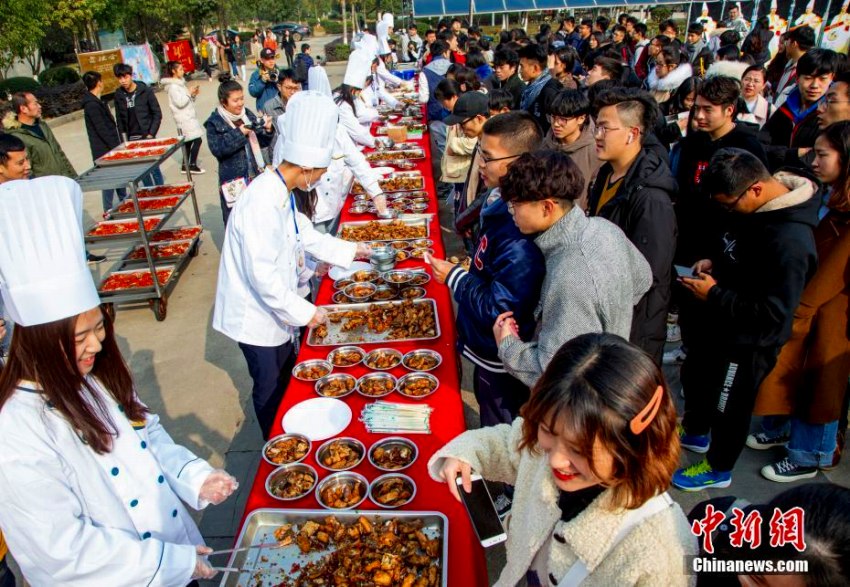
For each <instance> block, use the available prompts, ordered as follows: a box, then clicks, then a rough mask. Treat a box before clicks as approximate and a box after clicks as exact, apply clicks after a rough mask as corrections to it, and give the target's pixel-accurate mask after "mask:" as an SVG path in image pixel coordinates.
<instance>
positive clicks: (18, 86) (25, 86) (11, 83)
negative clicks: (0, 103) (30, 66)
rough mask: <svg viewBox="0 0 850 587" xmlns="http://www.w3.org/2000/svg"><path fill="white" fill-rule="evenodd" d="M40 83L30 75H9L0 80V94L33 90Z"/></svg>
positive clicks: (38, 86) (39, 85)
mask: <svg viewBox="0 0 850 587" xmlns="http://www.w3.org/2000/svg"><path fill="white" fill-rule="evenodd" d="M40 87H41V84H40V83H38V82H37V81H35V80H34V79H32V78H31V77H10V78H8V79H4V80H0V95H2V96H4V97H5V95H6V94H10V95H11V94H14V93H15V92H34V91H36V90H37V89H38V88H40Z"/></svg>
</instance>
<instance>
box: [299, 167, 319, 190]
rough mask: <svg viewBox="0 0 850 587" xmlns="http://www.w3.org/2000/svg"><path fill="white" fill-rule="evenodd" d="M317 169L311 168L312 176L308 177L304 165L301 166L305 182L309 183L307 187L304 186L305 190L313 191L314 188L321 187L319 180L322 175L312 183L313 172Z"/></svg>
mask: <svg viewBox="0 0 850 587" xmlns="http://www.w3.org/2000/svg"><path fill="white" fill-rule="evenodd" d="M315 171H316V170H315V169H311V170H310V177H307V172H306V171H304V168H303V167H302V168H301V175H302V176H303V177H304V183H305V184H306V185H307V187H305V188H304V191H307V192H312V191H313V190H314V189H316V188H317V187H319V181H320V180H321V179H322V176H321V175H320V176H319V179H317V180H316V181H315V182H314V183H310V180H311V179H313V173H314V172H315Z"/></svg>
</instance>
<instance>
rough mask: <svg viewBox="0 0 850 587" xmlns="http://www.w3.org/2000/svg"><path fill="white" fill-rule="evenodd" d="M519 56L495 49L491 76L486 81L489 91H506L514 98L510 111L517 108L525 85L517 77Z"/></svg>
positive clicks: (508, 50)
mask: <svg viewBox="0 0 850 587" xmlns="http://www.w3.org/2000/svg"><path fill="white" fill-rule="evenodd" d="M518 69H519V55H517V53H516V51H514V50H513V49H506V48H503V49H497V50H496V52H495V53H493V75H492V76H491V77H490V78H489V79H488V80H487V87H488V88H489V89H490V90H507V91H509V92H510V93H511V95H512V96H513V97H514V103H513V105H512V106H511V109H512V110H515V109H517V108H519V104H520V101H521V100H522V90H523V88H525V84H524V83H523V81H522V79H521V78H520V77H519V73H518V72H517V70H518Z"/></svg>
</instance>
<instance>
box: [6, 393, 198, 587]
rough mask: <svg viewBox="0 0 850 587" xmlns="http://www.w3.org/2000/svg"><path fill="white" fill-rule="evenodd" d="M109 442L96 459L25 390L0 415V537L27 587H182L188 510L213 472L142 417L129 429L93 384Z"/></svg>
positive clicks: (189, 555) (188, 548)
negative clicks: (0, 534) (1, 534)
mask: <svg viewBox="0 0 850 587" xmlns="http://www.w3.org/2000/svg"><path fill="white" fill-rule="evenodd" d="M87 381H88V382H89V384H90V385H91V386H92V388H93V389H94V392H95V394H96V396H97V398H98V399H99V400H100V404H101V405H102V406H103V411H104V414H105V415H106V416H107V417H108V418H109V419H110V420H111V421H112V423H113V426H114V429H115V432H116V435H115V436H114V437H113V446H112V450H111V451H110V452H108V453H106V454H103V455H99V454H97V453H95V452H94V451H93V450H92V449H91V448H89V446H88V445H86V444H85V443H84V442H83V441H82V439H81V438H80V436H79V435H78V434H77V432H76V431H75V430H74V429H73V428H72V426H71V425H70V424H69V423H68V421H67V420H66V419H65V418H64V417H63V416H62V415H61V414H60V413H59V412H57V411H56V410H54V409H53V407H52V406H51V405H50V403H49V402H48V401H47V400H46V399H45V397H44V396H43V395H42V394H41V393H40V392H39V388H38V387H37V386H36V385H35V384H34V383H31V382H21V383H20V384H19V386H18V389H17V390H16V391H15V392H14V393H13V395H12V396H11V397H10V398H9V400H8V401H7V402H6V404H5V405H4V406H3V409H2V410H0V504H2V506H0V527H2V528H3V532H4V533H5V534H6V540H7V542H8V544H9V550H10V551H11V552H12V555H13V556H14V557H15V560H16V561H17V562H18V564H19V565H20V567H21V570H22V571H23V574H24V576H25V577H26V579H27V581H28V582H29V583H30V584H31V585H33V586H41V585H44V586H50V587H53V586H55V585H63V586H67V585H72V586H73V585H79V586H85V587H91V586H101V585H103V586H106V585H109V586H112V585H143V586H152V587H153V586H160V585H161V586H168V587H174V586H183V585H186V584H188V583H189V582H190V581H191V579H192V574H193V573H194V570H195V562H196V554H195V545H198V544H203V538H201V534H200V532H198V528H197V526H196V525H195V523H194V521H193V520H192V518H191V517H190V516H189V514H188V512H187V511H186V509H185V508H184V506H183V504H182V503H181V500H183V501H184V502H186V503H187V504H188V505H190V506H191V507H192V508H194V509H202V508H204V507H206V506H207V505H208V503H207V502H204V501H202V500H201V499H200V497H199V493H200V489H201V485H203V482H204V481H205V480H206V478H207V477H208V476H209V474H210V473H211V472H212V471H213V468H212V467H211V466H210V465H209V464H208V463H207V462H206V461H204V460H202V459H200V458H198V457H197V456H195V455H194V454H192V452H191V451H189V450H188V449H186V448H184V447H182V446H180V445H177V444H175V443H174V441H173V440H172V439H171V437H170V436H169V435H168V433H167V432H166V431H165V430H164V429H163V428H162V426H161V425H160V423H159V418H158V417H157V416H155V415H153V414H148V415H147V417H146V419H145V420H144V421H140V422H131V421H130V420H129V419H128V418H127V417H126V416H125V415H124V413H123V408H122V406H120V405H119V404H118V403H117V402H116V401H115V400H114V399H113V397H112V396H111V395H110V394H109V393H108V392H107V391H106V390H105V389H104V388H103V387H102V386H101V385H100V383H99V382H98V381H97V379H95V378H94V377H91V376H90V377H88V378H87Z"/></svg>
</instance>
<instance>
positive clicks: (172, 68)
mask: <svg viewBox="0 0 850 587" xmlns="http://www.w3.org/2000/svg"><path fill="white" fill-rule="evenodd" d="M179 66H180V62H179V61H169V62H168V63H166V64H165V77H175V75H174V74H175V73H176V72H177V68H178V67H179Z"/></svg>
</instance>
